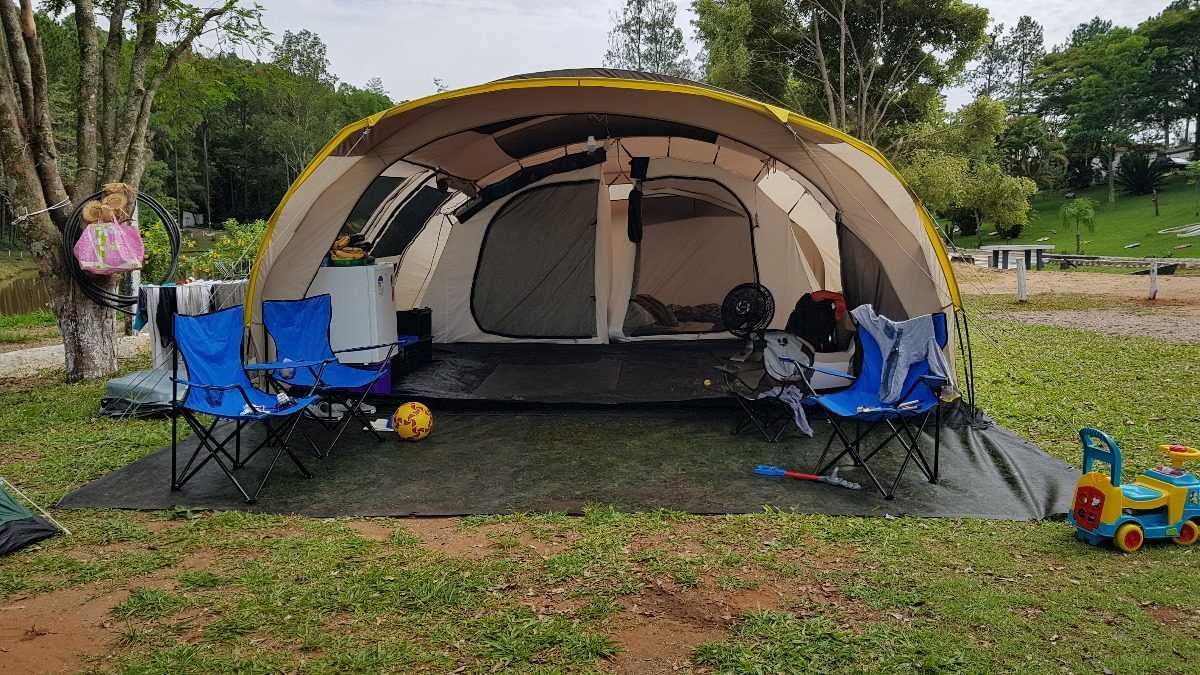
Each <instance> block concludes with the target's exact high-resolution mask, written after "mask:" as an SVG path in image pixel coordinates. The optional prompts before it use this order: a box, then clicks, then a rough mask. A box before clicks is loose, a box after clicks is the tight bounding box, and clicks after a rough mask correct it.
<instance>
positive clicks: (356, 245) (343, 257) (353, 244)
mask: <svg viewBox="0 0 1200 675" xmlns="http://www.w3.org/2000/svg"><path fill="white" fill-rule="evenodd" d="M364 244H366V240H365V239H363V238H362V236H360V235H353V236H351V235H349V234H343V235H342V236H340V237H338V238H337V240H336V241H334V242H333V246H331V247H330V249H329V259H330V260H333V261H350V260H365V259H366V258H367V247H366V246H364Z"/></svg>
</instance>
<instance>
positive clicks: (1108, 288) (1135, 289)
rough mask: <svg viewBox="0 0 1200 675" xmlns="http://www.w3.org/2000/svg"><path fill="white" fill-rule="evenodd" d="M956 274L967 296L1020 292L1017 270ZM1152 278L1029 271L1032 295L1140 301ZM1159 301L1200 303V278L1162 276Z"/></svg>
mask: <svg viewBox="0 0 1200 675" xmlns="http://www.w3.org/2000/svg"><path fill="white" fill-rule="evenodd" d="M954 276H955V278H957V279H958V285H959V288H960V289H961V290H962V292H963V293H964V294H966V295H997V294H1013V293H1016V292H1017V273H1016V272H1015V271H1013V270H990V269H986V268H980V267H975V266H973V265H955V266H954ZM1149 290H1150V281H1149V280H1148V279H1147V278H1146V277H1145V276H1135V275H1131V274H1104V273H1100V272H1057V271H1044V272H1036V271H1035V272H1029V292H1030V293H1031V294H1035V295H1036V294H1060V295H1079V294H1082V295H1103V296H1108V297H1113V298H1125V299H1130V300H1138V299H1142V298H1145V297H1146V294H1147V292H1148V291H1149ZM1158 300H1159V301H1160V302H1177V303H1182V304H1188V305H1200V277H1176V276H1159V278H1158Z"/></svg>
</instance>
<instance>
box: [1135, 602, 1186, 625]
mask: <svg viewBox="0 0 1200 675" xmlns="http://www.w3.org/2000/svg"><path fill="white" fill-rule="evenodd" d="M1142 611H1144V612H1146V615H1147V616H1149V617H1150V618H1151V619H1154V620H1155V621H1157V622H1158V623H1160V624H1162V625H1164V626H1167V627H1170V628H1183V627H1184V626H1189V627H1190V626H1194V625H1195V623H1194V622H1195V621H1196V620H1197V617H1200V612H1192V613H1189V612H1187V611H1185V610H1182V609H1178V608H1176V607H1163V606H1161V605H1153V606H1150V607H1143V608H1142Z"/></svg>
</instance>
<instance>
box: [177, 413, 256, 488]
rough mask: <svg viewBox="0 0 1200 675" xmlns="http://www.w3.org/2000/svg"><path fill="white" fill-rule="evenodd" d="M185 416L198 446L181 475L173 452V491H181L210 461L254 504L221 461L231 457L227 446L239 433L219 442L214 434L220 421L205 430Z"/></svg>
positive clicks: (196, 421) (192, 417) (197, 421)
mask: <svg viewBox="0 0 1200 675" xmlns="http://www.w3.org/2000/svg"><path fill="white" fill-rule="evenodd" d="M183 416H184V420H185V421H186V422H187V423H188V426H190V427H191V428H192V430H193V431H194V432H195V434H196V438H197V444H196V450H195V451H194V452H193V453H192V456H191V457H190V458H189V459H188V461H187V463H186V464H185V465H184V467H183V471H181V472H179V473H176V463H175V461H174V449H173V450H172V462H171V474H172V475H171V489H172V490H179V489H181V488H182V487H183V486H184V484H186V483H187V482H188V481H189V480H191V479H192V477H193V476H195V475H196V473H197V472H199V471H200V469H202V468H203V467H204V465H206V464H208V462H209V461H215V462H216V463H217V466H218V467H220V469H221V472H222V473H224V474H225V477H226V478H228V479H229V481H230V482H231V483H233V486H234V487H236V488H237V490H238V492H240V493H241V495H242V498H243V499H245V500H246V502H247V503H251V502H253V501H254V500H253V499H252V498H251V497H250V495H249V493H247V492H246V489H245V488H244V487H242V484H241V482H240V481H238V479H237V477H236V476H234V475H233V470H232V469H231V468H230V467H228V466H226V465H225V462H224V461H222V459H221V455H225V456H226V457H227V458H228V457H229V453H228V452H227V451H226V450H225V444H227V443H228V442H229V441H230V440H232V439H233V438H234V437H236V436H237V433H236V432H235V433H233V434H230V435H228V436H226V437H225V438H224V439H223V440H220V441H218V440H217V439H216V437H215V436H214V435H213V433H212V432H213V430H214V429H215V428H216V426H217V422H219V421H220V420H214V421H213V424H211V425H209V426H208V427H207V428H205V426H204V425H203V424H201V423H200V421H199V420H197V419H196V418H195V417H194V416H193V415H191V414H190V413H188V412H186V411H183ZM201 452H206V455H205V457H204V459H203V460H201V461H200V462H199V463H198V464H196V463H195V462H196V459H197V458H198V457H199V456H200V453H201ZM193 464H194V465H193ZM235 468H236V467H235ZM181 474H182V475H181Z"/></svg>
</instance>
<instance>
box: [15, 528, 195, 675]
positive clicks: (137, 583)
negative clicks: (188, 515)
mask: <svg viewBox="0 0 1200 675" xmlns="http://www.w3.org/2000/svg"><path fill="white" fill-rule="evenodd" d="M216 559H217V554H216V552H214V551H211V550H208V549H202V550H199V551H193V552H191V553H189V554H188V555H187V556H185V557H184V558H183V559H182V560H181V561H179V563H178V564H175V565H170V566H167V567H164V568H163V569H160V570H158V571H156V572H154V573H153V574H151V575H149V576H144V577H137V578H134V579H129V580H126V581H125V582H123V583H122V586H123V587H122V588H120V589H118V590H111V589H109V588H106V587H104V586H103V585H102V584H99V583H97V584H88V585H86V586H76V587H73V588H64V589H62V590H58V591H52V592H50V593H45V594H42V595H36V596H33V597H29V598H23V599H19V600H15V601H12V602H10V603H9V604H7V605H3V606H0V674H3V673H22V674H23V675H24V674H32V673H74V672H78V671H80V670H81V669H83V667H84V665H85V662H86V661H87V660H88V659H90V658H92V657H94V656H96V655H99V654H103V653H105V652H106V650H107V649H108V647H109V645H111V644H112V642H113V641H114V640H116V639H117V637H118V635H119V633H120V627H121V626H120V622H119V621H118V620H116V619H114V618H113V617H112V614H111V612H112V610H113V608H114V607H116V606H117V605H119V604H121V603H122V602H124V601H125V600H126V599H127V598H128V597H129V593H130V590H131V589H134V588H153V589H158V590H174V589H175V587H176V585H177V584H176V582H175V577H176V576H177V575H178V574H179V572H182V571H195V570H202V569H208V568H209V567H212V566H213V563H214V562H215V561H216Z"/></svg>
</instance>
